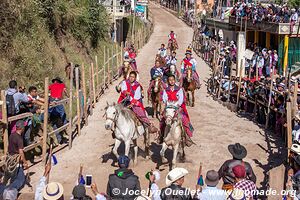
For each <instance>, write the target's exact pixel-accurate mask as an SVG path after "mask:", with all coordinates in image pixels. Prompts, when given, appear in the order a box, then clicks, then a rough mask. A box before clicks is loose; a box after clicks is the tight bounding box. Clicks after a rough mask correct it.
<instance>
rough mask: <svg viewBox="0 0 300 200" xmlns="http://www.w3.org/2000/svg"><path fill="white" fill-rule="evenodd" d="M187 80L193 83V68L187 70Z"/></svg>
mask: <svg viewBox="0 0 300 200" xmlns="http://www.w3.org/2000/svg"><path fill="white" fill-rule="evenodd" d="M186 79H187V81H188V82H189V83H190V82H191V81H192V67H188V68H187V69H186Z"/></svg>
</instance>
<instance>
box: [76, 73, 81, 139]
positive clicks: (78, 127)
mask: <svg viewBox="0 0 300 200" xmlns="http://www.w3.org/2000/svg"><path fill="white" fill-rule="evenodd" d="M75 80H76V83H75V84H76V96H77V99H76V104H77V133H78V136H79V135H80V134H81V117H80V113H81V112H80V100H81V97H80V96H79V69H78V67H76V68H75Z"/></svg>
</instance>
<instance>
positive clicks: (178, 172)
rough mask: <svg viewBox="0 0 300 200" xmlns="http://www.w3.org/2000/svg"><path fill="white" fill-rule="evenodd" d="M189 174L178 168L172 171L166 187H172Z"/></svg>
mask: <svg viewBox="0 0 300 200" xmlns="http://www.w3.org/2000/svg"><path fill="white" fill-rule="evenodd" d="M188 173H189V172H188V171H187V170H186V169H184V168H180V167H177V168H174V169H172V170H171V171H170V172H169V173H168V175H167V176H166V185H167V186H169V185H171V184H172V183H173V182H175V181H177V180H178V179H180V178H182V177H184V176H185V175H187V174H188Z"/></svg>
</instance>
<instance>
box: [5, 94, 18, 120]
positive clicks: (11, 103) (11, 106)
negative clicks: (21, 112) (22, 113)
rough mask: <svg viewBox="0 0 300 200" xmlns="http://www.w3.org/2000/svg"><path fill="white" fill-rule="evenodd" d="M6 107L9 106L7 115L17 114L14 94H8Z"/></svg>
mask: <svg viewBox="0 0 300 200" xmlns="http://www.w3.org/2000/svg"><path fill="white" fill-rule="evenodd" d="M6 108H7V116H9V117H10V116H14V115H16V105H15V100H14V95H9V94H7V95H6Z"/></svg>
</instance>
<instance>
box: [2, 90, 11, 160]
mask: <svg viewBox="0 0 300 200" xmlns="http://www.w3.org/2000/svg"><path fill="white" fill-rule="evenodd" d="M1 100H2V101H3V105H2V121H3V123H4V126H3V128H2V131H3V144H4V155H6V154H7V152H8V126H9V124H8V120H7V108H6V96H5V91H4V90H1Z"/></svg>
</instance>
